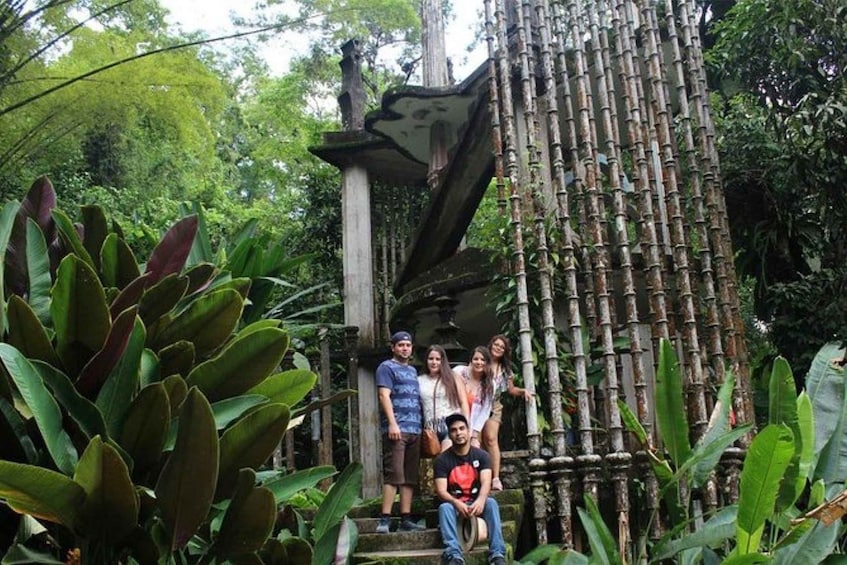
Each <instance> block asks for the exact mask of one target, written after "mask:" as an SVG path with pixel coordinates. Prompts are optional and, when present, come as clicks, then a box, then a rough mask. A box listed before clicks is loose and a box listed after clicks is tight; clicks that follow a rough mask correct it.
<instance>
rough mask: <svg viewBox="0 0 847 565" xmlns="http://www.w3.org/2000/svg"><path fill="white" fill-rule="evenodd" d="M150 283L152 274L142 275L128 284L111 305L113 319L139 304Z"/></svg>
mask: <svg viewBox="0 0 847 565" xmlns="http://www.w3.org/2000/svg"><path fill="white" fill-rule="evenodd" d="M149 283H150V273H147V274H146V275H141V276H139V277H137V278H135V279H133V280H132V281H130V282H129V283H127V285H126V286H125V287H124V288H123V290H121V292H120V293H119V294H118V295H117V296H116V297H115V299H114V300H113V301H112V303H111V304H110V305H109V313H111V315H112V318H117V317H118V316H119V315H120V313H121V312H123V311H124V310H126V309H127V308H131V307H133V306H135V305H136V304H138V302H139V301H140V300H141V297H142V296H143V295H144V290H145V289H146V288H147V285H148V284H149Z"/></svg>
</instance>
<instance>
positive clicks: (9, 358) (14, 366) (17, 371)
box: [0, 343, 77, 475]
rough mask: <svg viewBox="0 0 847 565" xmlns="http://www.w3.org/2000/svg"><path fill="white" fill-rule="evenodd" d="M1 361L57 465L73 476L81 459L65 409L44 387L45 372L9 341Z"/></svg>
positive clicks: (2, 348)
mask: <svg viewBox="0 0 847 565" xmlns="http://www.w3.org/2000/svg"><path fill="white" fill-rule="evenodd" d="M0 360H2V362H3V365H5V367H6V370H7V371H8V372H9V375H11V377H12V380H13V381H14V382H15V385H16V386H17V388H18V391H19V392H20V394H21V397H22V398H23V401H24V403H25V404H26V406H27V407H28V408H29V410H30V411H31V412H32V415H33V417H34V418H35V423H36V425H37V426H38V430H39V431H40V432H41V436H42V438H43V439H44V444H45V445H46V446H47V451H48V452H49V453H50V456H51V457H52V458H53V462H54V463H55V464H56V467H58V468H59V470H61V471H62V472H63V473H65V474H67V475H70V474H71V473H73V471H74V467H75V466H76V462H77V453H76V449H74V446H73V443H72V442H71V438H70V437H68V434H67V432H65V430H64V428H62V412H61V410H59V405H58V404H57V403H56V400H55V399H54V398H53V396H52V395H51V394H50V391H48V390H47V387H46V386H44V381H42V380H41V375H39V374H38V371H37V370H36V369H35V367H33V365H32V363H30V362H29V360H28V359H27V358H26V357H24V356H23V355H22V354H21V352H20V351H18V350H17V349H15V348H14V347H12V346H11V345H8V344H6V343H0Z"/></svg>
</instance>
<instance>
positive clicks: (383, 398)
mask: <svg viewBox="0 0 847 565" xmlns="http://www.w3.org/2000/svg"><path fill="white" fill-rule="evenodd" d="M391 352H392V357H391V359H388V360H386V361H384V362H383V363H382V364H380V366H379V367H378V368H377V371H376V385H377V391H378V398H379V406H380V412H381V413H382V432H383V491H382V495H383V497H382V513H381V516H380V520H379V524H378V526H377V532H378V533H388V532H389V530H390V524H391V510H392V507H393V504H394V498H395V496H396V495H397V492H398V489H399V492H400V525H399V527H398V529H399V530H400V531H415V530H420V529H423V528H424V527H423V526H421V525H420V524H418V523H417V522H415V521H414V520H413V519H412V518H411V507H412V494H413V492H414V489H415V487H416V486H417V484H418V470H419V463H420V436H421V433H422V432H423V430H424V429H430V430H434V431H435V432H436V434H437V436H438V440H439V441H440V442H441V454H440V455H438V457H436V459H435V462H434V464H433V469H434V475H435V489H436V494H437V495H438V497H439V498H440V499H441V501H442V502H441V504H440V506H439V509H438V519H439V527H440V530H441V536H442V539H443V541H444V546H445V549H444V555H443V560H444V562H445V563H447V564H448V565H457V564H461V563H464V559H463V556H462V550H461V545H460V542H459V532H458V528H459V518H460V517H463V518H469V519H476V518H475V517H477V516H479V517H482V518H483V519H484V520H485V522H486V524H487V526H488V531H489V535H490V540H489V555H488V560H489V563H494V564H497V565H499V564H501V563H502V564H505V563H506V557H505V555H506V545H505V542H504V541H503V534H502V530H501V525H500V511H499V508H498V506H497V501H495V500H494V499H493V498H489V496H488V495H489V493H490V492H491V491H492V490H502V489H503V483H502V481H501V480H500V446H499V440H498V435H499V431H500V424H501V423H502V418H503V404H502V403H501V402H500V395H501V394H502V393H503V392H508V393H509V394H511V395H513V396H520V397H523V398H524V399H525V400H529V399H531V398H532V393H531V392H530V391H528V390H526V389H523V388H521V387H518V386H516V385H515V383H514V375H513V373H512V371H511V368H510V366H509V359H510V355H511V350H510V344H509V339H508V338H507V337H506V336H504V335H495V336H494V337H492V338H491V340H490V341H489V343H488V346H479V347H476V348H474V350H473V352H472V354H471V358H470V361H469V363H468V365H462V366H458V367H456V368H455V369H451V367H450V364H449V361H448V359H447V354H446V352H445V351H444V348H443V347H441V346H439V345H433V346H430V347H429V349H428V350H427V352H426V372H425V373H424V374H423V375H420V376H418V374H417V371H416V370H415V369H414V367H412V365H411V364H410V360H411V358H412V354H413V342H412V336H411V334H410V333H409V332H405V331H399V332H396V333H394V334H393V335H392V336H391Z"/></svg>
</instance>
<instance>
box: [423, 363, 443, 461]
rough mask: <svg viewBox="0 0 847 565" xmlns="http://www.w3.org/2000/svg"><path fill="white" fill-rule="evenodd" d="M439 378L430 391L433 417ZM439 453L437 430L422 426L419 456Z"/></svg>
mask: <svg viewBox="0 0 847 565" xmlns="http://www.w3.org/2000/svg"><path fill="white" fill-rule="evenodd" d="M439 382H441V379H439V380H437V381H435V388H434V389H433V391H432V416H433V418H435V394H436V392H438V383H439ZM439 453H441V442H440V441H438V432H436V431H435V430H432V429H429V428H424V430H423V432H421V457H423V458H424V459H431V458H433V457H435V456H436V455H438V454H439Z"/></svg>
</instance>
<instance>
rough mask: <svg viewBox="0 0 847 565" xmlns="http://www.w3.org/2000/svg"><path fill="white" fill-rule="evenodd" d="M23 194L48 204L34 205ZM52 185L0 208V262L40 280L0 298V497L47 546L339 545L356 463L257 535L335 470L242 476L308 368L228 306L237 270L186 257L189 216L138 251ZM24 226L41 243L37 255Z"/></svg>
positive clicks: (280, 432) (128, 551)
mask: <svg viewBox="0 0 847 565" xmlns="http://www.w3.org/2000/svg"><path fill="white" fill-rule="evenodd" d="M39 202H41V203H47V205H46V208H47V209H48V210H47V211H46V212H47V213H46V214H43V215H42V216H41V218H40V221H39V222H36V218H39V212H40V211H43V210H42V207H41V206H39V205H38V203H39ZM54 202H55V195H53V194H52V186H51V185H50V183H49V182H38V183H36V184H35V185H33V189H32V190H31V191H30V193H29V194H28V197H27V200H26V201H25V202H24V203H23V204H22V205H20V206H17V205H16V204H15V205H10V206H7V208H6V209H7V210H9V211H14V212H15V213H14V214H12V213H11V212H9V213H7V214H5V215H3V216H2V217H0V220H2V222H3V223H2V224H0V233H9V234H10V235H9V238H8V246H4V250H5V251H6V256H7V257H9V254H10V253H11V250H12V249H14V250H15V251H16V252H17V255H13V257H14V258H15V260H14V261H8V260H7V261H5V262H4V263H5V264H10V265H12V264H14V265H16V266H20V267H22V268H21V269H19V270H18V271H16V272H17V273H29V274H30V280H33V279H36V280H38V281H39V285H41V286H44V284H45V282H44V280H43V279H44V278H45V277H46V278H47V279H48V280H49V283H48V284H47V288H48V289H49V307H48V308H44V299H45V296H44V295H43V293H25V294H12V296H11V298H10V300H9V302H8V305H6V304H0V311H2V312H3V314H4V319H5V320H7V323H8V325H7V328H8V332H7V334H6V335H7V336H8V337H7V340H6V341H5V342H4V343H0V383H2V386H0V434H1V435H0V437H2V439H3V441H2V442H0V500H2V501H3V504H4V505H5V506H8V508H11V509H12V510H14V511H15V512H17V513H20V514H21V515H23V516H22V518H21V520H32V519H35V520H38V521H40V522H42V523H43V525H44V527H46V528H47V530H48V531H49V532H50V536H51V538H52V539H55V540H56V544H55V545H54V547H55V551H56V555H54V556H53V557H64V556H65V554H66V552H67V551H69V550H73V551H76V552H78V555H79V559H80V560H81V562H82V563H114V562H128V561H130V560H134V561H137V562H162V563H169V562H173V561H174V560H175V561H178V562H182V563H195V562H208V561H210V560H217V561H218V562H223V561H226V560H236V561H239V560H252V561H255V560H257V559H259V554H260V553H264V552H269V551H273V549H274V548H276V547H278V546H279V545H281V546H282V547H284V548H288V549H291V550H292V551H293V552H295V553H296V554H297V555H303V554H304V553H307V554H309V555H312V553H314V555H315V556H316V558H317V556H319V555H322V554H321V552H327V551H328V552H330V553H331V554H332V555H336V554H339V555H341V556H342V557H346V556H347V555H349V554H350V553H352V551H353V549H354V547H355V542H356V539H357V538H356V532H355V527H353V528H351V524H350V523H348V521H347V520H346V518H345V515H346V513H347V512H348V511H349V509H350V507H351V506H352V504H353V503H354V502H355V501H356V500H357V493H358V491H359V488H360V484H361V473H362V471H361V466H355V465H354V466H350V467H348V468H347V469H346V470H345V471H344V473H342V475H341V477H340V479H339V482H338V483H337V484H336V485H335V486H334V487H333V488H332V490H331V491H330V492H329V494H328V495H327V496H326V499H325V500H324V503H323V504H322V506H321V508H320V509H319V511H318V514H317V515H316V518H315V532H316V533H315V535H314V536H310V535H309V534H308V532H306V533H302V532H301V531H300V530H299V529H297V530H296V531H294V532H293V534H292V531H290V530H289V531H288V532H282V533H281V534H280V536H282V537H281V538H276V537H273V536H274V532H275V531H278V530H280V529H282V528H283V525H282V524H278V523H277V513H278V510H279V507H280V506H283V505H286V504H288V502H289V501H290V500H291V499H292V498H293V497H294V496H295V495H296V494H297V493H298V492H300V491H301V490H303V489H308V488H311V487H313V486H314V485H315V484H316V483H317V482H318V481H319V480H321V479H324V478H327V477H328V476H331V475H332V474H334V472H335V470H334V469H332V468H316V469H312V470H308V471H304V472H301V473H298V474H292V475H290V476H285V475H284V473H283V472H281V471H275V470H273V471H270V472H267V473H263V475H262V478H261V479H259V478H257V475H256V471H257V470H258V469H260V468H261V467H262V466H263V465H264V464H265V462H266V461H267V460H268V459H269V457H270V455H271V454H272V452H273V450H274V449H275V448H276V447H277V446H278V445H279V444H280V441H281V440H282V438H283V437H284V434H285V432H286V430H287V429H288V428H289V416H290V413H291V408H292V407H295V406H296V405H298V404H301V403H302V401H303V399H304V398H305V397H306V396H307V394H308V393H309V391H310V390H311V388H312V386H313V385H314V383H315V380H316V376H315V375H314V374H313V373H307V372H306V371H303V370H297V371H283V372H279V368H280V363H281V361H282V358H283V355H284V354H285V352H286V350H287V348H288V346H289V343H290V341H289V336H288V335H287V333H286V331H284V330H283V329H281V328H280V327H279V325H280V323H279V322H278V321H270V320H262V321H257V322H254V323H246V322H243V321H242V320H241V314H242V311H243V307H244V303H245V300H246V298H245V296H246V295H247V294H248V290H249V286H250V279H249V278H245V279H243V280H244V283H243V284H239V285H237V286H236V288H231V287H232V286H233V285H232V283H233V282H234V279H233V278H232V274H231V273H229V272H227V271H223V270H221V269H219V268H215V267H213V266H212V265H210V264H207V263H203V264H198V265H195V266H191V265H189V264H188V263H187V261H188V258H189V256H190V255H191V250H192V248H193V244H194V242H195V236H196V234H197V231H198V225H199V222H198V219H197V217H196V216H189V217H187V218H184V219H183V220H180V221H178V222H177V223H176V224H174V225H173V226H172V227H171V228H170V229H169V230H168V232H167V233H166V234H165V235H164V237H163V238H162V239H161V241H159V242H158V243H157V244H156V245H155V246H154V248H153V251H152V253H151V255H150V257H149V259H148V260H147V262H146V263H145V264H143V265H139V264H137V263H136V262H135V261H134V258H132V255H131V254H126V253H122V252H121V251H120V250H121V249H124V250H126V249H128V247H127V246H126V242H125V240H124V239H123V237H122V235H121V233H120V231H119V230H118V229H117V228H112V227H109V224H108V223H107V222H106V221H105V214H104V213H103V211H102V210H94V209H88V210H86V211H84V214H83V217H84V221H85V223H86V229H85V230H84V232H83V233H82V234H80V233H78V232H77V230H76V229H75V228H74V226H73V224H72V223H71V220H70V218H69V217H68V216H67V215H65V214H64V213H62V212H61V211H59V210H58V209H53V203H54ZM13 224H19V225H23V226H27V229H26V230H20V231H18V232H16V231H15V230H13V229H12V226H13ZM40 225H45V226H46V229H45V228H42V227H39V226H40ZM54 226H55V227H54ZM36 230H37V232H38V233H37V234H36ZM35 235H39V237H34V236H35ZM31 244H35V246H36V248H37V249H42V248H44V247H45V246H46V247H49V248H50V249H53V250H54V252H51V253H50V255H49V257H50V259H49V260H47V261H45V258H44V257H40V256H36V255H37V254H33V253H30V252H29V251H30V249H29V245H31ZM21 258H23V260H22V261H21ZM30 259H34V260H35V264H30ZM4 270H5V269H4ZM36 272H37V276H33V274H35V273H36ZM237 280H238V279H235V281H237ZM10 287H11V285H8V286H7V290H9V289H10ZM23 287H24V288H27V285H26V284H24V285H23ZM237 289H241V290H237ZM12 292H14V291H12ZM36 306H37V307H38V308H39V309H40V310H41V318H39V316H38V315H37V314H36V312H35V309H34V308H35V307H36ZM239 327H241V329H240V330H239ZM323 402H327V400H324V401H323ZM265 485H267V486H265ZM301 533H302V534H303V535H304V536H305V537H304V538H300V539H299V541H298V542H283V540H286V539H289V538H291V536H292V535H295V536H297V535H301ZM4 536H5V532H4ZM32 541H33V540H32V539H30V536H25V537H23V538H22V539H18V540H17V542H16V545H14V546H13V548H11V549H10V551H9V555H10V556H13V557H14V558H16V559H26V558H27V557H26V556H33V555H36V554H35V553H33V548H31V547H27V544H28V543H32ZM310 542H312V543H313V544H314V548H315V549H314V552H313V550H312V545H311V544H310ZM288 549H286V551H288ZM15 556H18V557H15ZM20 556H23V557H20ZM7 557H8V556H7ZM37 559H38V560H45V559H47V560H49V559H51V556H49V555H48V556H46V557H45V556H44V555H39V556H38V557H37Z"/></svg>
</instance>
